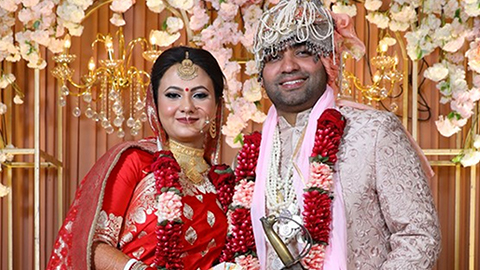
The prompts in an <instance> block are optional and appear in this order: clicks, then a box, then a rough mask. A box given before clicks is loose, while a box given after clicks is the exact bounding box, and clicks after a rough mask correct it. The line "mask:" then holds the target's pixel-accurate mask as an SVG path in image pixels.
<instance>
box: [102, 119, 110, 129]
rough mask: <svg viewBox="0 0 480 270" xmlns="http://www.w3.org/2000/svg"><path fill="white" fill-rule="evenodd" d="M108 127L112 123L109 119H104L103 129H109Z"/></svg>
mask: <svg viewBox="0 0 480 270" xmlns="http://www.w3.org/2000/svg"><path fill="white" fill-rule="evenodd" d="M108 126H110V122H109V121H108V119H107V118H103V120H102V127H103V128H107V127H108Z"/></svg>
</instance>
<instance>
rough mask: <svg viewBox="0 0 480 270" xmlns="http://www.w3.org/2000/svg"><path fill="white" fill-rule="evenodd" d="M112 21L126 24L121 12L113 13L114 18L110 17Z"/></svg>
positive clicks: (117, 23) (115, 23) (121, 24)
mask: <svg viewBox="0 0 480 270" xmlns="http://www.w3.org/2000/svg"><path fill="white" fill-rule="evenodd" d="M110 23H111V24H113V25H115V26H124V25H125V24H126V22H125V20H124V19H123V16H122V14H119V13H113V15H112V18H110Z"/></svg>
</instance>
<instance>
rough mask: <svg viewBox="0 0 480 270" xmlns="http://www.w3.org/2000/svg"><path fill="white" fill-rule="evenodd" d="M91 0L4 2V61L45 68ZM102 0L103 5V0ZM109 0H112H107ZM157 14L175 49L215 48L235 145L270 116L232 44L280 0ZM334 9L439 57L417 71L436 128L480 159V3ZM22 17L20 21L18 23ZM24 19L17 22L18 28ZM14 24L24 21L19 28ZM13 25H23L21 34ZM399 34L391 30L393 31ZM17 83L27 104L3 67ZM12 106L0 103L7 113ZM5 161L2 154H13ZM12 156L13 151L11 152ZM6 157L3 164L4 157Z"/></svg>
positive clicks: (4, 83)
mask: <svg viewBox="0 0 480 270" xmlns="http://www.w3.org/2000/svg"><path fill="white" fill-rule="evenodd" d="M94 2H95V1H93V0H1V1H0V37H1V39H0V62H3V61H6V62H17V61H19V60H20V59H24V60H25V61H26V62H27V63H28V67H30V68H37V69H43V68H45V67H46V64H47V62H46V61H45V59H44V58H43V56H42V54H41V49H40V48H41V47H45V48H48V50H50V51H51V52H53V53H60V52H61V51H62V49H63V37H64V35H65V34H66V33H69V34H70V35H73V36H80V35H82V32H83V30H84V29H83V26H82V20H83V19H84V18H85V16H86V12H87V11H88V10H89V8H91V7H92V6H93V5H94V4H95V3H94ZM97 2H98V1H97ZM102 2H105V1H102ZM107 2H110V3H109V8H110V9H111V11H112V12H113V16H112V17H111V18H110V22H111V23H112V24H114V25H116V26H122V25H124V24H125V23H126V22H125V21H124V19H123V16H122V14H123V13H125V12H126V11H128V10H129V9H130V8H131V7H132V6H133V5H134V4H135V0H113V1H107ZM145 2H146V5H147V6H148V8H149V9H150V10H151V11H152V12H155V13H164V14H166V19H165V22H164V23H163V27H162V29H158V30H154V31H152V32H151V34H150V35H151V36H153V37H154V39H151V40H156V45H158V46H160V47H168V46H171V45H172V44H173V43H174V42H175V41H177V40H178V39H179V38H180V36H182V35H183V34H186V35H187V37H188V40H189V41H190V42H191V43H192V44H195V45H197V46H200V47H202V48H204V49H207V50H209V51H210V52H212V54H213V55H214V56H215V57H216V58H217V60H218V62H219V63H220V65H221V66H222V67H223V71H224V73H225V75H226V78H227V82H228V91H226V94H225V96H224V98H225V101H226V106H227V109H228V110H229V112H230V113H229V114H228V116H227V122H226V125H225V126H224V127H223V133H224V134H225V135H226V138H227V143H228V144H229V145H231V146H232V147H238V146H240V145H241V142H242V131H243V130H244V129H245V128H246V127H247V126H248V124H249V123H250V122H252V121H253V122H257V123H261V122H263V120H264V119H265V114H264V113H263V109H262V108H261V107H260V101H261V100H262V99H263V98H264V94H263V92H262V88H261V86H260V84H259V82H258V80H257V73H258V71H257V70H256V65H255V63H254V61H253V57H250V58H249V59H243V60H242V61H241V62H240V61H238V59H234V57H233V52H234V48H238V47H239V46H240V47H242V48H244V49H245V50H246V51H247V52H251V49H252V44H253V39H254V33H255V29H256V27H257V23H258V21H259V20H258V18H259V17H260V15H261V13H262V10H263V9H266V8H268V7H269V6H271V5H275V4H276V3H277V2H278V0H146V1H145ZM324 2H325V4H326V5H327V6H329V7H331V10H332V11H333V12H336V13H346V14H349V15H350V16H352V17H354V16H357V10H358V9H365V10H366V20H367V21H368V22H369V23H370V24H372V25H374V26H376V27H377V28H378V29H380V30H384V32H385V33H388V32H390V33H392V32H396V33H398V32H400V33H401V36H404V37H405V39H406V43H407V52H408V56H409V58H410V60H411V61H420V60H422V59H424V58H425V57H427V56H428V55H430V54H432V53H434V52H435V53H439V55H440V57H439V58H436V60H435V62H433V63H432V62H430V63H428V64H429V68H427V69H426V70H425V72H424V73H423V74H420V76H422V77H424V78H426V79H428V80H431V81H433V82H435V83H436V87H437V89H438V91H440V93H441V94H442V98H441V100H440V101H439V102H440V103H442V104H449V105H450V111H449V112H448V113H446V114H445V115H439V116H436V125H437V128H438V131H439V132H440V133H441V134H442V135H443V136H446V137H449V136H452V135H454V134H456V133H458V132H459V131H460V130H462V129H466V130H467V131H468V135H467V136H466V139H465V141H464V151H463V152H462V154H461V155H459V156H458V157H456V158H455V159H454V161H455V162H461V163H462V164H463V165H464V166H471V165H474V164H477V163H478V162H479V161H480V135H479V134H478V121H479V120H478V110H476V106H478V100H479V99H480V47H479V46H480V18H479V15H480V0H462V1H457V0H423V1H421V0H392V1H385V2H384V1H381V0H364V1H353V0H338V1H335V0H333V1H329V0H326V1H324ZM19 22H20V23H21V25H22V27H18V24H19ZM16 24H17V25H16ZM15 26H17V27H15ZM14 29H19V30H18V31H14ZM392 36H393V35H392ZM8 86H13V89H14V90H15V92H16V95H15V97H14V102H15V103H17V104H21V103H22V98H23V93H22V91H21V90H20V89H18V87H16V84H15V74H9V73H7V72H4V71H3V70H1V69H0V90H1V89H4V88H6V87H8ZM7 109H8V108H7V107H6V105H5V104H3V103H1V102H0V114H4V113H5V112H6V110H7ZM6 158H7V157H5V158H3V157H2V159H6ZM8 158H11V157H8ZM0 161H1V160H0Z"/></svg>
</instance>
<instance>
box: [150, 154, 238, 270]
mask: <svg viewBox="0 0 480 270" xmlns="http://www.w3.org/2000/svg"><path fill="white" fill-rule="evenodd" d="M151 169H152V171H153V174H154V177H155V186H156V190H157V196H161V195H165V193H167V192H171V193H172V192H173V193H174V194H175V195H178V196H180V197H183V193H182V191H183V190H182V186H181V185H180V182H179V181H178V180H179V176H178V174H179V173H180V171H181V168H180V165H179V164H178V162H177V161H176V160H175V158H174V156H173V154H172V152H170V151H159V152H157V153H155V155H154V162H153V163H152V165H151ZM208 177H209V179H210V181H211V182H212V184H213V185H214V186H215V188H216V189H217V193H218V196H219V200H220V203H221V204H222V206H223V208H224V209H227V207H228V205H229V204H230V203H231V201H232V195H233V185H234V179H235V178H234V175H233V172H232V170H231V169H230V168H229V167H228V166H227V165H215V166H212V167H211V168H210V171H209V172H208ZM175 195H174V196H175ZM156 236H157V246H156V249H155V259H154V264H155V266H156V267H157V269H158V270H177V269H183V268H184V265H183V261H182V259H181V254H182V249H183V246H182V244H181V239H182V236H183V222H182V220H181V218H176V219H173V220H163V221H162V222H159V223H158V225H157V229H156Z"/></svg>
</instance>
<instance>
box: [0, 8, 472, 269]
mask: <svg viewBox="0 0 480 270" xmlns="http://www.w3.org/2000/svg"><path fill="white" fill-rule="evenodd" d="M362 12H363V11H362V10H359V14H358V15H357V16H356V19H355V23H356V29H357V33H358V35H359V37H360V38H361V39H362V40H364V41H368V44H369V47H368V48H367V50H368V52H369V54H368V55H369V56H373V55H374V54H375V48H376V42H377V41H378V30H377V29H376V28H374V27H372V26H368V23H367V22H366V20H365V19H364V14H362ZM110 16H111V12H110V11H109V9H108V7H107V6H104V7H102V8H100V9H99V10H98V11H96V12H95V13H93V14H92V15H91V16H90V17H88V18H87V19H86V20H85V22H84V23H83V25H84V32H83V35H82V36H81V37H73V38H72V47H71V50H70V52H71V53H72V54H75V55H77V60H76V61H75V62H74V63H73V64H72V65H71V67H72V68H73V69H74V70H75V71H76V72H75V76H74V80H75V81H79V80H80V75H79V71H81V72H82V73H84V72H86V67H87V64H88V60H89V59H90V57H91V56H96V55H97V54H102V53H104V52H103V51H100V50H98V49H95V50H92V48H91V43H92V41H93V40H94V39H95V35H96V34H97V33H103V34H106V33H112V34H114V33H115V32H116V30H117V28H116V27H114V26H112V25H111V24H110V23H109V21H108V18H110ZM125 21H126V22H127V24H126V26H125V28H124V34H125V38H126V41H127V42H128V41H129V40H132V39H134V38H136V37H140V36H143V37H148V34H149V32H150V30H151V29H159V28H160V27H161V25H162V23H163V18H161V17H159V16H158V15H157V14H155V13H152V12H151V11H149V10H148V8H147V7H146V5H145V3H144V1H137V3H136V4H135V5H134V7H133V8H132V9H130V10H129V11H128V12H127V13H126V14H125ZM176 44H177V45H178V44H185V40H180V41H178V42H177V43H176ZM243 54H244V53H243V52H240V51H239V50H236V51H235V56H237V57H242V56H243ZM43 55H44V56H45V58H46V59H48V65H47V68H46V69H45V70H41V71H40V114H39V119H40V148H41V149H42V150H43V151H45V152H47V153H49V154H50V155H52V156H55V157H57V158H59V159H61V161H62V162H63V164H64V166H63V178H64V179H63V180H62V183H63V190H64V191H63V192H62V194H63V199H62V200H63V204H64V205H65V206H64V208H63V210H61V211H60V212H59V211H58V208H57V201H58V199H59V196H58V192H57V190H58V188H59V186H58V181H57V180H58V177H57V169H55V168H42V169H41V175H40V190H39V194H40V259H39V264H40V265H39V266H37V267H39V268H40V269H44V268H45V266H46V263H47V260H48V257H49V255H50V252H51V250H52V245H53V242H54V240H55V238H56V233H57V230H58V229H59V223H58V220H59V219H61V218H63V217H64V215H65V213H66V211H67V210H68V206H69V205H70V203H71V202H72V200H73V198H74V194H75V190H76V187H77V186H78V184H79V183H80V181H81V179H82V178H83V177H84V176H85V175H86V173H87V172H88V170H89V169H90V168H91V166H92V165H93V164H94V162H95V161H96V160H97V159H98V158H99V157H100V156H101V155H102V154H103V153H105V152H106V150H107V149H109V148H110V147H112V146H114V145H115V144H117V143H119V142H120V141H122V140H133V139H139V138H142V137H145V136H151V134H152V133H151V132H150V130H149V127H148V125H145V126H144V128H143V130H142V132H140V134H139V135H138V136H136V137H132V136H131V135H130V134H128V132H127V135H126V136H125V138H123V139H120V138H118V137H116V135H115V134H112V135H107V134H106V133H105V132H104V130H103V128H102V127H101V126H100V125H99V124H98V123H95V122H93V121H92V120H90V119H87V118H86V117H85V116H84V115H82V116H81V117H80V118H76V117H74V116H73V115H72V110H73V108H74V107H75V106H76V104H77V102H79V103H80V104H81V103H82V101H81V100H80V101H77V98H74V97H72V96H70V97H69V98H68V103H67V106H66V107H64V108H61V107H58V106H57V98H58V95H57V92H58V91H59V88H60V87H59V86H58V85H57V84H58V82H57V81H56V80H55V79H54V78H53V76H52V75H51V73H50V70H51V69H52V68H53V67H54V65H55V63H54V62H53V61H52V60H51V57H52V54H51V53H50V52H48V51H46V50H44V51H43ZM399 55H400V54H399ZM435 57H437V56H435V55H432V56H430V57H429V58H430V59H427V61H428V60H431V59H435ZM134 64H135V65H136V66H137V67H139V68H142V69H145V70H147V71H149V70H150V67H151V63H148V62H146V61H144V60H143V59H142V58H141V57H136V58H134ZM3 65H4V68H11V70H12V72H13V73H14V74H15V75H16V77H17V83H18V86H19V87H20V88H21V89H23V91H24V92H25V102H24V104H23V105H12V106H10V107H9V108H8V110H9V111H8V113H7V117H6V119H7V120H8V119H10V120H9V121H7V126H10V127H11V130H9V131H10V132H11V133H10V134H11V136H10V137H9V139H10V143H13V145H14V146H16V147H18V148H33V147H34V139H35V138H34V135H33V134H34V121H33V120H34V117H35V115H34V111H33V107H34V80H33V78H34V71H33V70H31V69H28V68H27V67H26V64H25V62H24V61H21V62H19V63H16V64H13V65H10V66H8V67H6V64H5V63H4V64H3ZM348 68H349V69H350V71H352V72H353V73H354V74H355V75H356V76H357V77H359V78H360V79H361V80H363V81H365V82H370V81H371V80H370V75H369V72H368V66H367V64H366V62H365V61H363V60H362V61H360V62H357V63H353V64H350V65H349V66H348ZM420 71H421V72H423V71H422V70H420ZM409 73H410V75H411V76H416V74H411V68H409ZM409 89H411V88H409ZM9 91H10V93H9ZM71 91H74V90H73V89H71ZM421 91H422V94H423V96H424V98H425V101H426V103H427V104H428V105H429V106H430V107H431V115H432V117H431V118H430V119H429V120H428V121H419V122H418V123H412V122H411V120H409V123H408V129H409V130H412V125H417V124H418V130H419V136H418V142H419V144H420V146H421V147H422V149H433V150H435V149H458V148H459V146H460V145H459V141H458V138H457V137H458V136H463V135H462V134H460V135H458V136H457V137H452V138H444V137H442V136H441V135H440V134H439V133H438V132H437V130H436V127H435V123H434V121H435V120H436V117H437V116H438V115H440V114H442V113H443V114H444V113H445V112H446V111H448V108H447V106H445V105H440V103H439V100H440V94H439V92H438V90H436V89H435V85H434V83H431V82H429V81H425V83H424V84H423V86H422V88H421ZM1 94H2V96H1V98H2V100H3V101H4V103H6V102H5V100H7V99H8V98H10V99H11V98H12V94H11V89H7V90H4V91H2V92H1ZM411 94H412V93H411V90H409V95H410V99H411ZM264 103H265V104H264V105H265V107H264V110H265V112H266V111H267V109H268V108H267V107H268V104H269V102H268V101H265V102H264ZM410 108H411V106H410ZM82 109H84V108H82ZM57 110H61V113H62V114H61V115H62V119H63V120H62V121H61V122H58V121H57V119H56V115H57V112H58V111H57ZM397 114H398V115H399V116H402V110H401V108H400V109H399V110H398V111H397ZM411 116H412V112H411V109H410V110H409V119H411ZM425 117H426V113H424V112H422V113H420V118H425ZM260 127H261V126H260V125H252V126H250V127H249V129H250V130H254V129H256V130H258V129H260ZM59 128H61V135H59V133H58V129H59ZM60 139H63V143H62V144H61V145H60V146H59V145H58V142H59V140H60ZM59 147H60V148H59ZM59 149H61V150H62V151H61V154H59V153H57V152H58V150H59ZM235 153H236V150H234V149H231V148H229V147H228V146H226V145H223V149H222V156H221V158H222V161H223V162H225V163H227V164H230V163H231V162H232V160H233V157H234V155H235ZM452 157H453V155H429V156H428V158H429V160H431V161H434V162H435V164H439V163H442V160H443V161H448V160H449V159H451V158H452ZM15 161H25V162H33V157H32V156H31V155H22V156H15ZM439 161H440V162H439ZM444 163H445V162H444ZM433 168H434V171H435V174H436V175H435V177H434V178H433V179H432V180H431V182H430V184H431V188H432V192H433V196H434V198H435V203H436V206H437V209H438V212H439V217H440V223H441V229H442V246H443V249H442V253H441V255H440V259H439V260H438V263H437V266H436V269H438V270H450V269H469V265H470V266H471V265H472V264H471V263H470V264H469V260H474V265H476V267H477V269H478V267H480V259H479V258H480V251H479V250H480V243H479V236H478V235H479V233H478V232H479V231H480V228H479V223H480V222H479V220H478V219H479V214H477V215H476V216H475V220H473V222H472V221H471V220H470V217H471V216H470V214H471V213H472V210H473V209H474V208H476V209H478V208H479V205H478V204H479V202H478V201H479V200H478V198H479V197H480V194H479V193H480V191H479V190H480V183H478V182H479V178H480V176H479V175H480V172H479V168H480V166H477V167H476V171H473V170H472V169H470V168H460V167H455V166H452V165H445V164H443V165H442V166H437V165H435V166H434V167H433ZM11 172H12V175H11V179H12V186H11V198H12V202H13V205H12V208H13V217H12V222H13V234H12V239H13V250H12V251H11V252H12V253H13V268H12V269H18V270H20V269H22V270H23V269H36V268H35V265H34V255H35V254H34V225H33V224H34V213H33V211H34V206H33V204H34V194H33V187H34V183H33V181H34V171H33V168H13V169H12V170H11ZM473 172H476V177H475V178H473V177H472V176H471V174H472V173H473ZM7 174H8V169H5V168H4V170H3V172H2V173H1V180H0V181H1V182H2V183H3V184H5V183H6V181H7V178H8V175H7ZM472 186H476V188H475V189H474V191H473V192H471V187H472ZM472 194H475V195H476V199H475V201H473V202H471V200H470V199H471V195H472ZM0 209H1V214H0V224H1V229H0V242H1V247H0V262H1V267H0V269H1V270H7V269H8V268H7V267H8V265H7V262H8V252H9V250H8V246H7V240H8V237H9V235H8V231H7V224H8V216H7V212H8V211H7V197H4V198H1V199H0ZM471 224H473V226H474V227H475V228H472V227H471ZM472 230H473V231H475V232H477V234H476V239H474V241H473V243H472V244H474V248H475V249H474V250H475V253H474V254H473V255H474V256H473V258H469V256H470V255H472V254H471V253H470V251H471V249H470V247H469V242H472V239H470V232H471V231H472ZM455 247H457V252H456V251H455ZM470 269H471V268H470ZM471 270H473V269H471Z"/></svg>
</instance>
